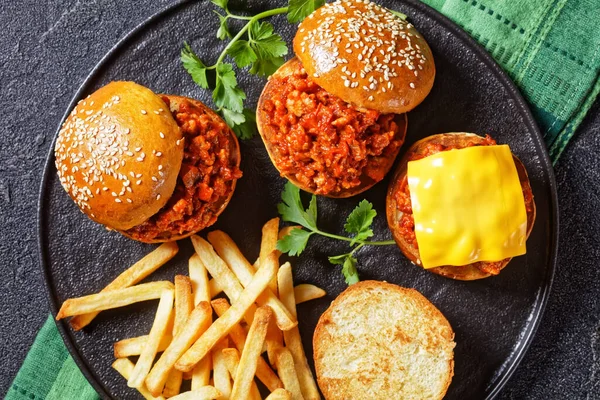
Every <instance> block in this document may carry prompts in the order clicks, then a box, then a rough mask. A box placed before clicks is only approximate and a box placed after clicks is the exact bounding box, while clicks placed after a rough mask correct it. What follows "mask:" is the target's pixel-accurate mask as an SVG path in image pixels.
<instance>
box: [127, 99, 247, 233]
mask: <svg viewBox="0 0 600 400" xmlns="http://www.w3.org/2000/svg"><path fill="white" fill-rule="evenodd" d="M162 96H165V97H167V98H168V99H169V103H170V110H171V112H172V113H177V112H178V111H179V107H180V105H181V104H182V103H183V102H189V103H191V104H192V105H193V106H195V107H197V108H198V109H200V110H201V111H203V112H205V113H207V114H211V115H212V116H214V117H217V118H219V119H220V117H219V116H218V115H217V114H216V113H215V112H214V111H213V110H211V109H210V108H208V107H207V106H206V105H205V104H204V103H202V102H201V101H199V100H195V99H191V98H188V97H183V96H176V95H162ZM226 129H227V134H228V135H229V136H230V138H231V140H230V152H231V156H232V158H233V162H234V164H235V166H236V167H239V165H240V146H239V142H238V140H237V137H236V136H235V133H234V132H233V131H232V130H231V129H230V128H229V127H226ZM189 144H190V143H188V141H187V140H186V141H185V145H186V148H187V147H188V146H189ZM236 183H237V179H234V180H232V181H231V188H230V190H229V192H228V194H227V196H225V197H221V198H220V199H219V200H218V201H217V202H216V203H213V204H212V205H211V207H210V210H211V213H212V214H213V216H214V218H212V222H211V221H209V222H208V223H200V224H198V225H196V226H195V227H194V229H192V230H189V231H186V232H183V233H180V232H172V231H164V232H161V233H160V234H159V235H157V237H156V238H152V239H149V238H148V237H146V236H145V235H144V234H143V233H140V232H138V231H137V230H136V229H135V227H134V228H132V229H130V230H127V231H119V233H121V234H122V235H124V236H127V237H128V238H130V239H134V240H137V241H140V242H145V243H161V242H170V241H174V240H179V239H183V238H186V237H189V236H191V235H193V234H195V233H197V232H199V231H201V230H202V229H205V228H207V227H209V226H211V225H212V224H214V223H215V222H216V218H217V217H218V216H219V215H220V214H221V213H222V212H223V211H224V210H225V208H226V207H227V205H228V204H229V201H230V200H231V197H232V196H233V192H234V191H235V186H236ZM182 184H183V182H182V181H181V179H178V180H177V185H176V189H175V191H177V187H179V185H182ZM167 206H168V204H167ZM159 213H160V211H159Z"/></svg>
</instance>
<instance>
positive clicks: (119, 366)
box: [112, 358, 165, 400]
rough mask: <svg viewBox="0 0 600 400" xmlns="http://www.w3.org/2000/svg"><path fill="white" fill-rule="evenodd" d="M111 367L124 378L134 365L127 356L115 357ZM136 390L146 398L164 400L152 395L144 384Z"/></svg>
mask: <svg viewBox="0 0 600 400" xmlns="http://www.w3.org/2000/svg"><path fill="white" fill-rule="evenodd" d="M112 367H113V368H114V369H115V370H116V371H117V372H118V373H119V374H121V376H122V377H123V378H125V379H129V377H130V376H131V373H132V372H133V368H134V367H135V366H134V365H133V363H132V362H131V360H129V359H128V358H117V359H116V360H115V361H114V362H113V363H112ZM137 390H138V392H140V394H141V395H142V396H143V397H144V398H145V399H147V400H165V398H164V397H163V396H157V397H154V396H152V394H151V393H150V392H149V391H148V389H146V386H142V387H139V388H137Z"/></svg>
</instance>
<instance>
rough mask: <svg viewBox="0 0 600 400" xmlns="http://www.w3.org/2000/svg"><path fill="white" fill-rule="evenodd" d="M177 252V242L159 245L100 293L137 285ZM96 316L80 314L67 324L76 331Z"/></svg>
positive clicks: (96, 313) (93, 313)
mask: <svg viewBox="0 0 600 400" xmlns="http://www.w3.org/2000/svg"><path fill="white" fill-rule="evenodd" d="M178 251H179V247H177V242H167V243H163V244H161V245H160V246H158V247H157V248H156V249H154V250H152V251H151V252H150V253H149V254H147V255H146V256H144V257H143V258H142V259H141V260H139V261H138V262H136V263H135V264H133V265H132V266H131V267H129V268H128V269H126V270H125V271H124V272H122V273H121V275H119V276H117V277H116V278H115V280H113V281H112V282H111V283H109V284H108V286H106V287H105V288H104V289H102V292H108V291H110V290H116V289H123V288H126V287H129V286H133V285H135V284H137V283H139V282H140V281H142V280H143V279H144V278H146V277H147V276H148V275H150V274H151V273H153V272H154V271H156V270H157V269H158V268H160V267H161V266H162V265H164V264H165V263H166V262H167V261H169V260H170V259H171V258H173V257H174V256H175V254H177V252H178ZM97 315H98V312H92V313H88V314H81V315H78V316H75V317H73V318H72V319H71V320H70V321H69V324H71V327H72V328H73V329H74V330H76V331H78V330H80V329H82V328H83V327H85V326H87V325H88V324H89V323H90V322H92V320H93V319H94V318H96V316H97Z"/></svg>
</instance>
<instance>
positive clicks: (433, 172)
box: [408, 145, 527, 268]
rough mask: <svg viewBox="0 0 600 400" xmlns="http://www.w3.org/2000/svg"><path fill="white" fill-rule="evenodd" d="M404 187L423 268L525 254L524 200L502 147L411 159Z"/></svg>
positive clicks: (519, 184) (513, 164) (484, 147)
mask: <svg viewBox="0 0 600 400" xmlns="http://www.w3.org/2000/svg"><path fill="white" fill-rule="evenodd" d="M408 186H409V189H410V199H411V202H412V209H413V216H414V219H415V233H416V237H417V242H418V244H419V253H420V257H421V263H422V265H423V267H424V268H434V267H439V266H442V265H467V264H471V263H473V262H476V261H500V260H503V259H505V258H508V257H514V256H518V255H522V254H525V241H526V239H527V213H526V210H525V200H524V198H523V191H522V189H521V183H520V182H519V176H518V173H517V168H516V166H515V163H514V160H513V158H512V154H511V152H510V149H509V147H508V146H507V145H501V146H477V147H468V148H464V149H460V150H449V151H443V152H440V153H437V154H434V155H432V156H429V157H426V158H423V159H421V160H417V161H410V162H409V163H408Z"/></svg>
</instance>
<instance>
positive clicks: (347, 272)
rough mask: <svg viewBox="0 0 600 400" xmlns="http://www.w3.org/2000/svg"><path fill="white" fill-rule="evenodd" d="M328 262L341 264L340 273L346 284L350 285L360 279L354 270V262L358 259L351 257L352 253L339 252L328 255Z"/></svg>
mask: <svg viewBox="0 0 600 400" xmlns="http://www.w3.org/2000/svg"><path fill="white" fill-rule="evenodd" d="M328 259H329V262H330V263H332V264H333V265H341V266H342V274H344V279H345V280H346V283H347V284H348V285H352V284H353V283H356V282H358V281H360V279H359V278H358V271H357V270H356V264H357V263H358V260H357V259H356V258H354V257H352V253H347V254H340V255H339V256H331V257H328Z"/></svg>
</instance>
